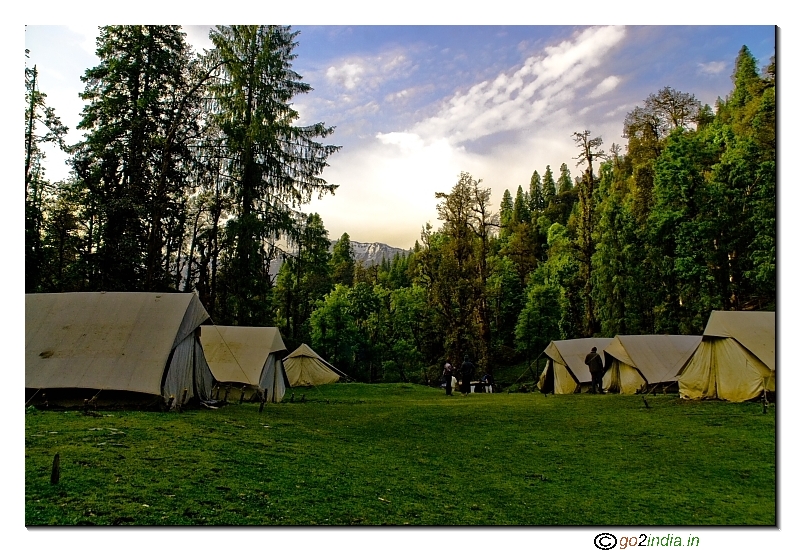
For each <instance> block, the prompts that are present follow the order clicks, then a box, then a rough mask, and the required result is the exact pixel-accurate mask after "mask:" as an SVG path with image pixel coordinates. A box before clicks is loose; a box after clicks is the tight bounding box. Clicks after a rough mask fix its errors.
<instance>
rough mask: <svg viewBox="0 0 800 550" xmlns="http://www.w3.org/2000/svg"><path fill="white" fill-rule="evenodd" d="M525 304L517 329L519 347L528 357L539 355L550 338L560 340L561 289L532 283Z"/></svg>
mask: <svg viewBox="0 0 800 550" xmlns="http://www.w3.org/2000/svg"><path fill="white" fill-rule="evenodd" d="M526 294H527V300H526V303H525V306H524V307H523V308H522V311H521V312H520V314H519V320H518V321H517V326H516V329H515V336H516V343H517V349H518V350H520V352H522V353H525V354H526V355H527V356H528V357H532V356H535V355H538V353H539V352H541V351H542V350H544V348H546V347H547V344H548V343H549V342H550V340H558V339H559V336H560V331H559V327H558V322H559V320H560V319H561V307H560V303H559V294H560V289H559V288H558V287H555V286H548V285H539V284H532V285H529V287H528V290H527V293H526Z"/></svg>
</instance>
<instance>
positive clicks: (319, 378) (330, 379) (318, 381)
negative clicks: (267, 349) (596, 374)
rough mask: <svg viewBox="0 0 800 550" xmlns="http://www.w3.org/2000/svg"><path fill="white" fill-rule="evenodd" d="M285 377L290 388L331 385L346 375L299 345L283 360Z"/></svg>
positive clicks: (307, 348)
mask: <svg viewBox="0 0 800 550" xmlns="http://www.w3.org/2000/svg"><path fill="white" fill-rule="evenodd" d="M283 365H284V368H285V369H286V376H288V377H289V384H290V385H291V386H292V387H298V386H321V385H322V384H333V383H334V382H338V381H339V378H346V375H345V374H344V373H343V372H342V371H340V370H339V369H337V368H336V367H334V366H333V365H331V364H330V363H328V362H327V361H326V360H325V359H323V358H322V357H320V356H319V355H318V354H317V352H315V351H314V350H313V349H311V348H310V347H309V346H308V345H306V344H300V347H298V348H297V349H296V350H294V351H293V352H292V353H290V354H289V355H287V356H286V358H285V359H284V360H283Z"/></svg>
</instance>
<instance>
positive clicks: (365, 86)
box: [325, 50, 414, 91]
mask: <svg viewBox="0 0 800 550" xmlns="http://www.w3.org/2000/svg"><path fill="white" fill-rule="evenodd" d="M413 70H414V65H413V63H412V62H411V60H410V59H409V57H408V55H407V54H406V53H405V52H402V51H400V50H392V51H387V52H383V53H380V54H378V55H374V56H362V57H358V56H351V57H348V58H344V59H341V60H339V61H338V62H336V63H334V64H333V65H331V66H329V67H328V69H327V70H326V71H325V77H326V79H327V80H328V82H330V83H332V84H334V85H336V86H341V87H343V88H344V89H345V90H348V91H349V90H356V89H357V88H359V89H362V90H366V91H372V90H375V89H377V88H379V87H380V86H381V85H382V84H383V83H384V82H386V81H389V80H394V79H398V78H404V77H406V76H408V74H410V73H411V72H412V71H413Z"/></svg>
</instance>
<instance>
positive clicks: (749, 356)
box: [678, 311, 775, 402]
mask: <svg viewBox="0 0 800 550" xmlns="http://www.w3.org/2000/svg"><path fill="white" fill-rule="evenodd" d="M678 385H679V389H680V393H681V397H684V398H688V399H700V398H718V399H726V400H728V401H735V402H741V401H747V400H748V399H753V398H754V397H758V396H759V395H761V394H762V393H763V392H764V390H767V391H775V313H774V312H770V311H712V312H711V316H710V317H709V319H708V323H707V324H706V329H705V331H704V332H703V341H702V342H701V344H700V346H699V347H698V349H697V352H696V353H695V354H694V356H692V358H691V360H690V361H688V362H687V363H686V365H685V366H684V367H683V369H682V370H681V373H680V376H679V377H678Z"/></svg>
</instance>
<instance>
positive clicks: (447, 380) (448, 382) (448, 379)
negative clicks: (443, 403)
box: [442, 363, 453, 395]
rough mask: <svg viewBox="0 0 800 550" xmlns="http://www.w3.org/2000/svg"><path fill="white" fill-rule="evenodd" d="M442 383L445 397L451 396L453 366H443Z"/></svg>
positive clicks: (447, 364) (446, 364)
mask: <svg viewBox="0 0 800 550" xmlns="http://www.w3.org/2000/svg"><path fill="white" fill-rule="evenodd" d="M442 378H443V381H444V390H445V392H444V393H445V395H453V365H451V364H450V363H445V364H444V372H442Z"/></svg>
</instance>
